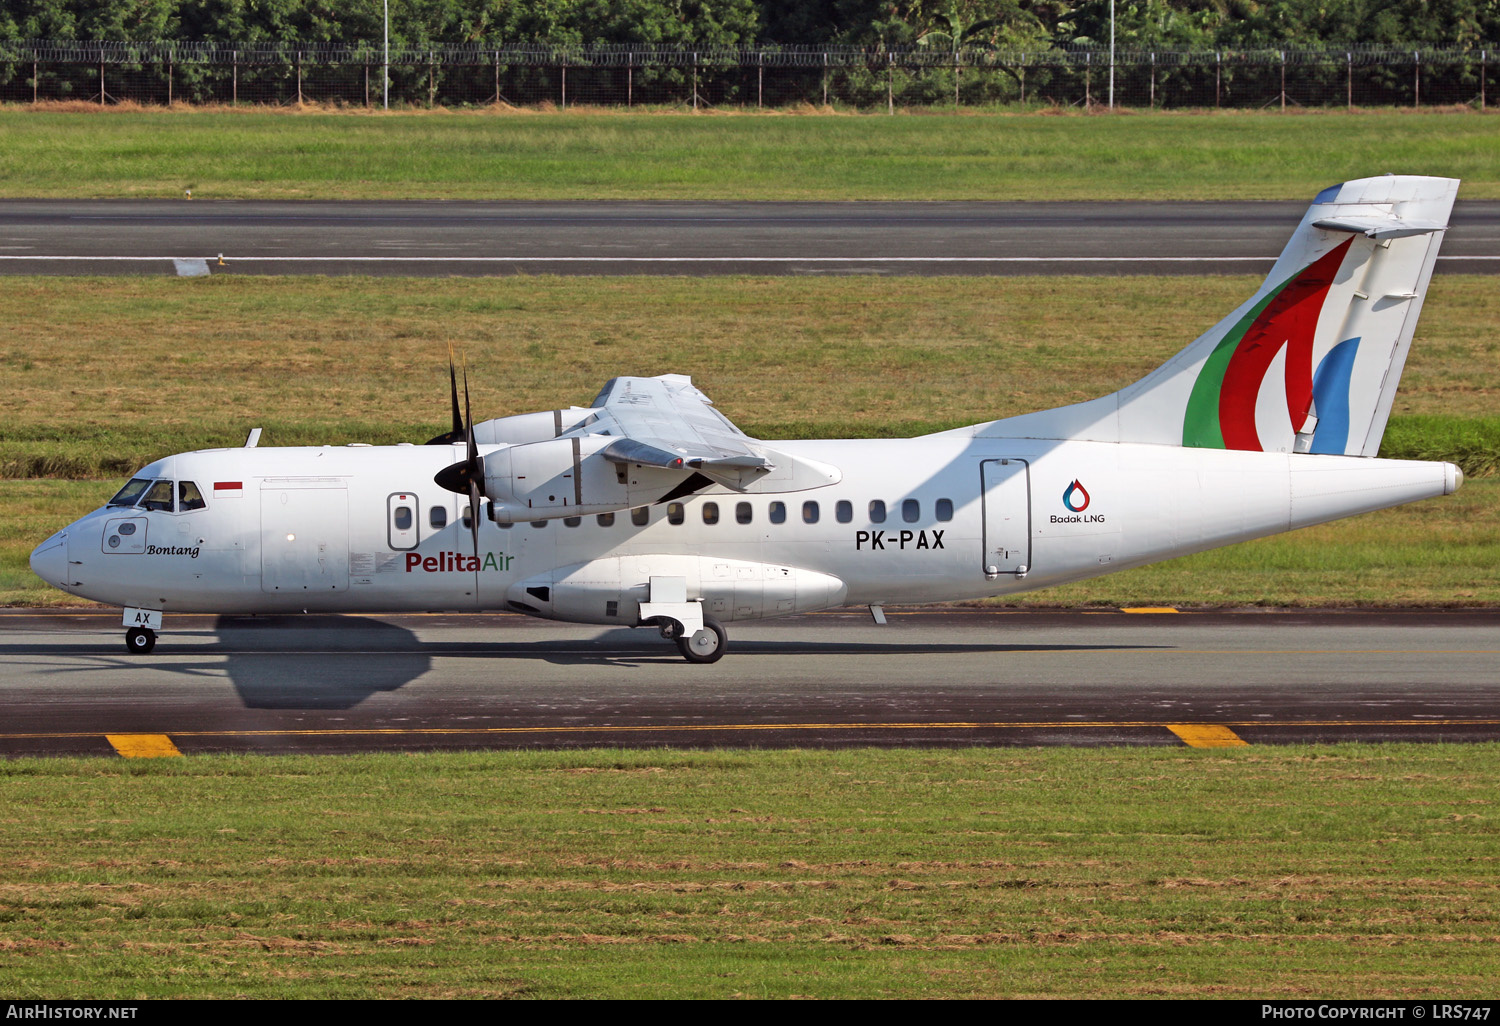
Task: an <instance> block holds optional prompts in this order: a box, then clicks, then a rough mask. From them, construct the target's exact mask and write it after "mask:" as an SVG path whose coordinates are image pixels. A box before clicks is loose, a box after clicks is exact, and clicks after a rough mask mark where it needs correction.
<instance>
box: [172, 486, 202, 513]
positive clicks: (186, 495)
mask: <svg viewBox="0 0 1500 1026" xmlns="http://www.w3.org/2000/svg"><path fill="white" fill-rule="evenodd" d="M207 505H208V503H206V502H204V501H203V493H202V492H200V491H199V490H198V486H197V485H195V484H193V482H191V481H179V482H177V509H178V510H179V511H181V512H183V513H186V512H187V511H188V510H194V509H202V508H203V507H205V506H207Z"/></svg>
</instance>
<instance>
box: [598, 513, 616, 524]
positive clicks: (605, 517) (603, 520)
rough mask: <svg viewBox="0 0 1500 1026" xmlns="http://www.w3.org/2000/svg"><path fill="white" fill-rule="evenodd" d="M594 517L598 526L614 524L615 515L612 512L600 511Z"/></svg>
mask: <svg viewBox="0 0 1500 1026" xmlns="http://www.w3.org/2000/svg"><path fill="white" fill-rule="evenodd" d="M594 519H595V520H596V521H598V523H599V526H600V527H614V526H615V515H614V514H613V513H600V514H599V515H598V516H596V517H595V518H594Z"/></svg>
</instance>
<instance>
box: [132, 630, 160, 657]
mask: <svg viewBox="0 0 1500 1026" xmlns="http://www.w3.org/2000/svg"><path fill="white" fill-rule="evenodd" d="M155 647H156V632H155V631H153V630H152V629H151V628H150V627H132V628H130V630H128V631H126V632H125V651H127V652H129V653H131V654H132V655H145V654H146V653H147V652H150V651H151V650H152V649H153V648H155Z"/></svg>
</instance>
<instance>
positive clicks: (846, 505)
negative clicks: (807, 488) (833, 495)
mask: <svg viewBox="0 0 1500 1026" xmlns="http://www.w3.org/2000/svg"><path fill="white" fill-rule="evenodd" d="M833 516H834V519H835V520H837V521H838V522H839V523H841V524H847V523H848V522H849V521H851V520H853V519H854V503H852V502H850V501H849V500H848V499H840V500H839V504H838V505H837V506H835V507H833Z"/></svg>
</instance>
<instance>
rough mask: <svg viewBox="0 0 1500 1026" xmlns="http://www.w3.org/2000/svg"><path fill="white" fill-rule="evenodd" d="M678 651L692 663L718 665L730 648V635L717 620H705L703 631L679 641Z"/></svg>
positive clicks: (683, 636) (686, 635) (685, 635)
mask: <svg viewBox="0 0 1500 1026" xmlns="http://www.w3.org/2000/svg"><path fill="white" fill-rule="evenodd" d="M676 640H677V651H679V652H681V653H682V658H684V659H686V660H687V661H688V662H690V663H716V662H718V661H719V660H720V659H721V658H722V657H723V655H724V650H725V649H726V648H728V647H729V635H728V634H726V633H725V632H724V627H723V625H722V624H720V623H719V621H717V620H711V619H709V618H708V617H706V616H705V617H704V618H703V629H702V630H698V631H694V632H693V633H692V634H683V635H682V636H680V637H678V638H677V639H676Z"/></svg>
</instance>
